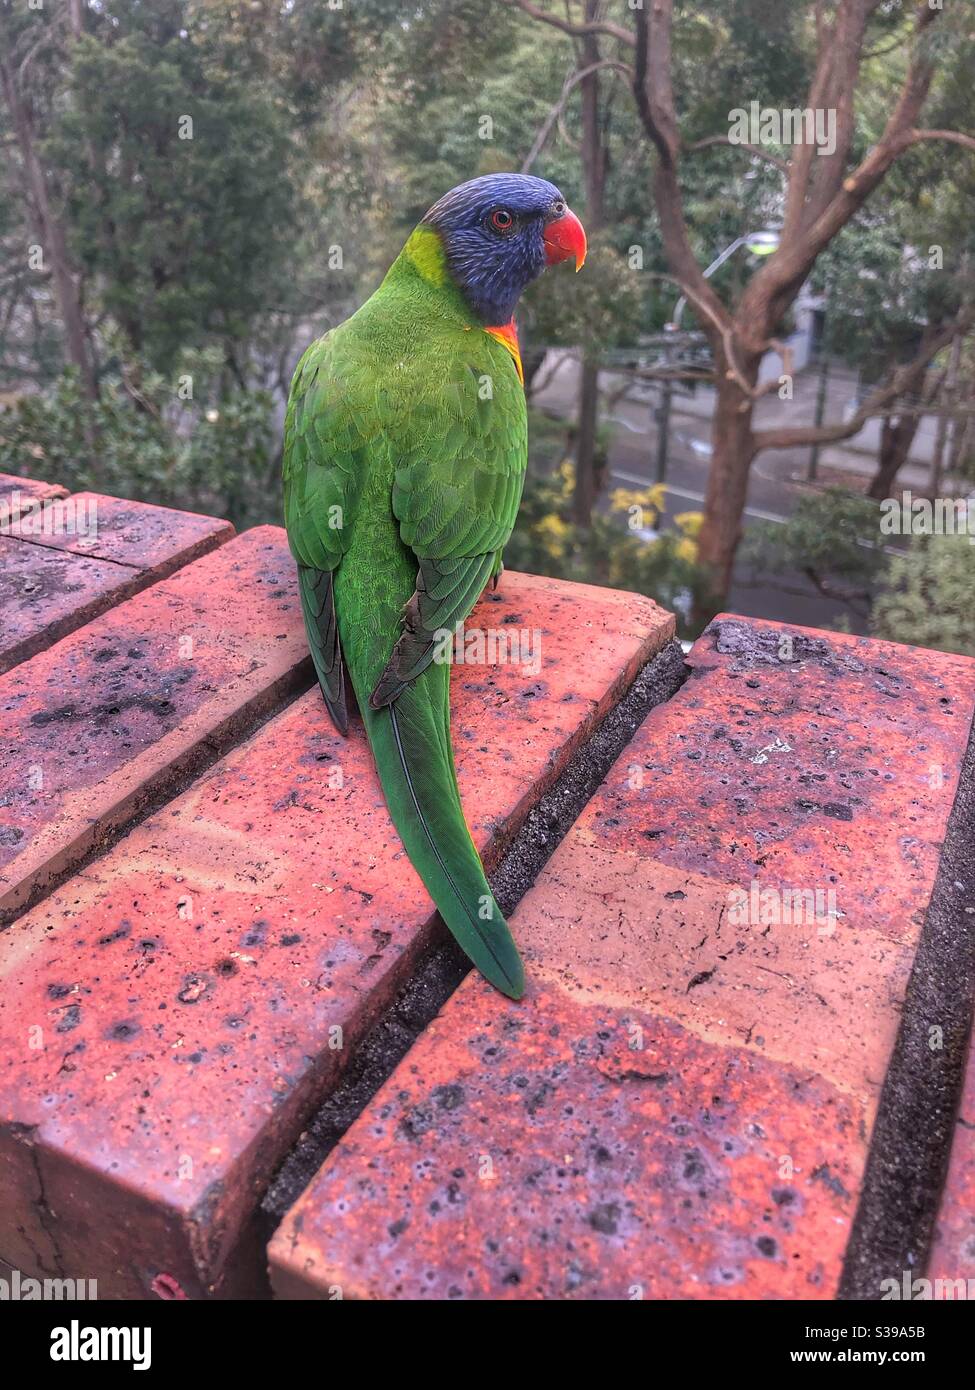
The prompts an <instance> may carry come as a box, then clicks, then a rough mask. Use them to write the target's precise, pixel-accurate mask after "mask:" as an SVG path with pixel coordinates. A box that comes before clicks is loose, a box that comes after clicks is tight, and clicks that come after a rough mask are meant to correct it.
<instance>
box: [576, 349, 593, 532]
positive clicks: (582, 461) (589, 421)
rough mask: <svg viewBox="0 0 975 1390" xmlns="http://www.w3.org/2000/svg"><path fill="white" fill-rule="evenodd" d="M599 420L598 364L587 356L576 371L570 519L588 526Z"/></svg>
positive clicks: (590, 517) (580, 524) (590, 514)
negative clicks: (576, 409) (574, 470)
mask: <svg viewBox="0 0 975 1390" xmlns="http://www.w3.org/2000/svg"><path fill="white" fill-rule="evenodd" d="M598 423H599V366H598V363H596V362H592V361H590V360H589V358H586V359H585V360H584V361H583V363H582V368H581V370H580V373H579V426H578V429H577V431H576V482H575V490H574V492H573V494H572V520H573V521H574V522H575V523H576V525H577V526H589V525H590V524H591V522H592V509H593V506H594V504H595V501H596V467H595V462H596V431H597V428H598Z"/></svg>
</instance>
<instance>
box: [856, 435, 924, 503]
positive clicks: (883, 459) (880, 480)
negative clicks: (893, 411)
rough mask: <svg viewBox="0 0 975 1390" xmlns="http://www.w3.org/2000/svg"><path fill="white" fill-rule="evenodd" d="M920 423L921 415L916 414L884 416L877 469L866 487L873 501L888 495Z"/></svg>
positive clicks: (878, 500) (905, 459)
mask: <svg viewBox="0 0 975 1390" xmlns="http://www.w3.org/2000/svg"><path fill="white" fill-rule="evenodd" d="M920 423H921V416H920V415H916V414H911V415H902V416H900V417H899V419H897V420H895V419H893V417H892V416H890V415H888V416H886V417H885V419H884V423H883V427H882V428H881V431H880V451H879V453H878V455H877V471H876V473H875V474H874V475H873V479H872V480H871V483H870V486H869V487H868V488H867V496H868V497H872V498H873V499H874V501H875V502H882V501H883V500H884V498H885V497H889V496H890V492H891V488H892V487H893V486H894V483H895V481H896V479H897V474H898V473H899V472H900V470H901V467H902V466H903V464H905V463H906V462H907V456H908V454H909V452H910V448H911V445H912V444H913V443H914V436H915V435H916V434H917V431H918V426H919V425H920Z"/></svg>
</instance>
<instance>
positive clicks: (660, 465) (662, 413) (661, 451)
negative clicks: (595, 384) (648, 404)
mask: <svg viewBox="0 0 975 1390" xmlns="http://www.w3.org/2000/svg"><path fill="white" fill-rule="evenodd" d="M740 246H746V247H747V248H748V250H749V251H750V252H751V254H752V255H753V256H770V255H771V254H772V252H773V251H776V250H778V246H779V234H778V232H777V231H775V230H774V229H773V228H771V227H766V228H764V229H763V230H762V231H760V232H749V233H748V234H747V235H746V236H740V237H739V238H738V239H737V241H733V242H732V243H731V245H730V246H726V247H725V249H724V250H723V251H722V252H721V254H720V256H716V257H715V259H714V260H713V261H712V262H711V264H710V265H709V266H708V268H707V270H706V271H705V272H704V278H705V280H707V279H709V277H710V276H712V275H713V274H714V272H715V271H716V270H717V269H718V267H719V266H722V265H724V263H725V261H726V260H728V258H729V257H730V256H733V255H734V254H735V252H736V251H737V250H738V248H739V247H740ZM686 304H687V296H686V295H683V294H682V295H681V297H680V299H678V301H677V303H676V304H675V305H674V316H673V318H672V319H671V320H670V322H669V323H665V324H664V332H665V333H671V334H676V333H678V332H679V331H680V321H681V317H682V316H683V313H684V308H685V306H686ZM670 360H671V354H670V345H669V344H667V343H665V344H664V350H663V362H662V365H663V366H664V367H665V368H666V367H667V366H669V364H670ZM673 395H674V386H673V382H672V381H671V379H670V377H669V376H668V377H665V378H664V380H663V381H662V382H661V384H660V404H659V405H658V406H657V410H656V419H657V466H656V474H657V482H658V483H662V482H664V480H665V479H666V477H667V445H668V440H669V436H670V407H671V402H672V400H673Z"/></svg>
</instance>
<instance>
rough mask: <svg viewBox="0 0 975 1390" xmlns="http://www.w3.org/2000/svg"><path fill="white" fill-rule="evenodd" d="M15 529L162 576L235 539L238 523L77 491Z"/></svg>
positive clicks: (75, 551)
mask: <svg viewBox="0 0 975 1390" xmlns="http://www.w3.org/2000/svg"><path fill="white" fill-rule="evenodd" d="M16 532H17V535H18V536H20V537H22V538H24V539H27V540H30V541H32V542H33V543H35V544H37V545H42V546H45V547H48V548H53V549H55V550H62V551H69V552H71V553H72V554H75V555H87V556H90V557H92V558H93V559H98V560H111V561H113V562H114V563H115V564H118V565H126V566H128V567H130V568H132V569H138V570H143V571H146V572H148V573H151V575H152V576H153V579H162V578H164V577H165V576H166V575H167V574H171V573H172V572H173V570H176V569H179V568H180V566H182V565H186V564H189V562H190V561H191V560H195V559H197V558H198V557H199V556H200V555H204V554H206V552H207V551H208V550H213V549H214V548H215V547H216V546H218V545H222V544H223V542H224V541H228V540H230V538H231V537H232V536H233V534H234V528H233V527H232V526H231V524H230V522H229V521H223V520H221V519H220V518H219V517H215V516H205V515H202V514H200V513H198V512H182V511H176V510H175V509H174V508H171V507H155V506H150V505H149V504H148V503H146V502H130V501H127V500H125V499H123V498H120V497H106V496H104V495H103V494H102V493H98V492H76V493H72V494H71V496H70V497H68V498H65V499H63V500H61V501H54V502H51V503H50V504H49V505H48V506H47V507H45V508H44V510H43V512H39V513H35V514H33V515H32V516H30V517H28V518H25V520H24V521H23V522H22V523H21V524H20V525H18V526H17V528H16Z"/></svg>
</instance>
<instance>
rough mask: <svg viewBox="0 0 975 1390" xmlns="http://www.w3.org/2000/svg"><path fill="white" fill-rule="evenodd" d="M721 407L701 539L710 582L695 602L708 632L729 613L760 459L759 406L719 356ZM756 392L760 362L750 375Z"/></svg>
mask: <svg viewBox="0 0 975 1390" xmlns="http://www.w3.org/2000/svg"><path fill="white" fill-rule="evenodd" d="M717 361H718V385H717V401H716V402H715V410H714V418H713V420H712V423H711V469H710V472H709V473H708V487H707V493H706V495H705V499H704V522H703V524H702V526H701V531H700V535H699V536H698V542H697V552H698V563H699V564H700V565H701V566H702V567H703V569H704V572H705V579H704V583H703V587H702V589H701V591H700V592H699V593H698V594H697V595H696V596H695V610H694V619H695V623H696V624H700V625H701V626H702V627H703V626H704V625H705V624H706V623H708V622H710V620H711V619H712V618H713V617H714V615H715V613H717V612H720V611H721V609H722V608H723V607H724V605H725V603H726V601H727V598H728V591H729V589H730V588H731V577H732V572H733V570H734V565H735V552H736V550H737V548H738V542H739V541H740V540H741V532H742V517H743V515H744V511H745V500H746V498H747V496H748V471H749V469H750V467H751V462H752V459H753V457H754V453H755V445H754V436H753V434H752V414H753V411H754V402H753V400H752V399H751V398H750V397H749V396H746V395H745V393H744V392H743V391H742V389H741V387H740V386H739V385H738V383H737V382H736V381H733V380H729V379H728V378H727V377H726V376H725V374H724V370H723V367H724V358H723V355H719V356H718V358H717ZM744 376H745V379H746V381H748V383H749V385H752V386H754V384H755V381H756V379H757V376H758V362H757V361H753V362H751V363H750V364H749V366H748V368H747V370H746V371H745V372H744Z"/></svg>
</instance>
